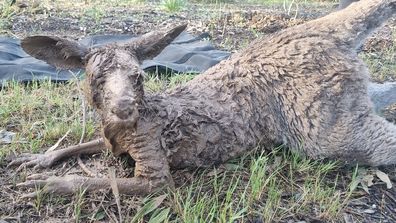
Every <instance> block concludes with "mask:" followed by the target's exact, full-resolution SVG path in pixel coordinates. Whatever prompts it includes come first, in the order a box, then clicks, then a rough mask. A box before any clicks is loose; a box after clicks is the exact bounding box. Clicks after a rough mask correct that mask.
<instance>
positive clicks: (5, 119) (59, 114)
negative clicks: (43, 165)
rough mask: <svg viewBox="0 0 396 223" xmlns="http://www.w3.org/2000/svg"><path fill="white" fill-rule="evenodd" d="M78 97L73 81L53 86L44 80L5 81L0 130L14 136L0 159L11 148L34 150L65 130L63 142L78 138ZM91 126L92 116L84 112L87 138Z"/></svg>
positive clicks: (24, 150) (1, 99) (1, 98)
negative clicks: (17, 82)
mask: <svg viewBox="0 0 396 223" xmlns="http://www.w3.org/2000/svg"><path fill="white" fill-rule="evenodd" d="M81 98H82V97H81V93H80V91H79V90H78V87H77V84H76V82H72V83H70V84H66V85H61V84H60V85H57V84H54V83H51V82H50V81H44V82H41V83H40V84H38V83H37V82H34V83H32V84H30V85H29V86H23V85H21V84H16V83H8V84H7V85H6V86H5V87H4V88H3V89H2V90H1V91H0V104H1V106H0V129H6V130H8V131H11V132H15V133H16V136H15V139H14V142H13V143H12V144H9V145H5V146H3V148H2V149H1V150H0V160H3V158H4V157H5V155H8V154H9V153H10V152H11V151H17V152H27V151H32V152H38V151H39V150H40V148H42V147H48V146H51V145H52V144H54V143H55V142H56V141H57V140H58V139H59V138H61V137H62V136H63V135H65V134H66V132H67V131H69V130H70V134H69V136H68V137H67V139H66V142H67V141H73V142H74V141H78V140H77V139H79V138H80V137H81V134H82V133H83V128H82V123H83V120H82V118H81V117H82V105H81V103H82V102H81ZM95 129H96V126H95V123H94V120H93V117H92V115H88V116H87V120H86V131H85V138H86V139H89V138H91V137H92V136H93V134H94V133H95Z"/></svg>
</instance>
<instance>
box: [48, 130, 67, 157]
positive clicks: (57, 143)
mask: <svg viewBox="0 0 396 223" xmlns="http://www.w3.org/2000/svg"><path fill="white" fill-rule="evenodd" d="M69 133H70V129H69V130H67V132H66V133H65V135H64V136H62V138H60V139H58V141H57V142H56V143H55V144H54V145H53V146H51V147H50V148H49V149H48V150H47V151H45V153H49V152H52V151H54V150H55V149H57V148H58V147H59V144H60V143H61V142H62V141H63V140H64V139H65V138H66V136H67V135H69Z"/></svg>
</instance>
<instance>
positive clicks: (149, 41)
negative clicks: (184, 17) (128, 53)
mask: <svg viewBox="0 0 396 223" xmlns="http://www.w3.org/2000/svg"><path fill="white" fill-rule="evenodd" d="M186 27H187V24H183V25H179V26H176V27H174V28H172V29H171V30H166V31H164V30H159V31H153V32H149V33H146V34H144V35H143V36H141V37H140V38H139V39H138V40H136V41H134V43H133V44H134V45H135V46H136V56H137V57H138V59H139V61H143V60H145V59H149V58H152V57H155V56H156V55H158V54H159V53H160V52H161V51H162V50H163V49H164V48H165V47H166V46H168V45H169V44H170V43H171V42H172V41H173V40H174V39H175V38H176V37H178V36H179V34H180V33H181V32H183V31H184V30H185V29H186Z"/></svg>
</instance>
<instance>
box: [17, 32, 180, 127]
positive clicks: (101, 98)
mask: <svg viewBox="0 0 396 223" xmlns="http://www.w3.org/2000/svg"><path fill="white" fill-rule="evenodd" d="M185 28H186V25H180V26H176V27H174V28H173V29H170V30H158V31H153V32H150V33H147V34H145V35H143V36H141V37H140V38H138V39H135V40H133V41H129V42H127V43H123V44H108V45H106V46H103V47H99V48H87V47H85V46H82V45H80V44H78V43H77V42H75V41H72V40H68V39H63V38H59V37H50V36H32V37H27V38H25V39H23V40H22V42H21V46H22V48H23V49H24V50H25V51H26V52H27V53H28V54H30V55H31V56H33V57H35V58H37V59H40V60H43V61H45V62H47V63H48V64H51V65H54V66H55V67H57V68H60V69H69V68H85V70H86V80H85V83H86V86H85V88H84V92H85V96H86V98H87V99H88V101H89V102H90V104H91V105H93V106H94V107H95V108H97V109H98V110H99V111H100V112H101V114H102V118H103V117H105V119H108V120H105V121H113V122H114V121H120V122H134V121H136V120H135V119H136V116H137V115H138V111H137V107H138V106H139V104H140V103H142V101H143V97H144V91H143V73H144V72H143V71H142V70H141V68H140V66H139V65H140V64H141V62H142V61H143V60H145V59H148V58H151V57H154V56H156V55H157V54H158V53H160V52H161V51H162V50H163V48H165V47H166V46H167V45H168V44H170V43H171V42H172V41H173V40H174V39H175V38H176V37H177V36H178V35H179V34H180V33H181V32H182V31H183V30H184V29H185ZM128 124H130V123H128Z"/></svg>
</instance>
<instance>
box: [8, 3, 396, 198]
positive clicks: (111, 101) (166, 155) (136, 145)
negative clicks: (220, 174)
mask: <svg viewBox="0 0 396 223" xmlns="http://www.w3.org/2000/svg"><path fill="white" fill-rule="evenodd" d="M394 14H396V0H361V1H359V2H356V3H353V4H351V5H350V6H349V7H347V8H346V9H344V10H340V11H337V12H334V13H332V14H329V15H327V16H325V17H322V18H319V19H316V20H313V21H310V22H307V23H305V24H302V25H299V26H295V27H291V28H289V29H285V30H282V31H280V32H278V33H275V34H273V35H272V36H269V37H268V36H267V37H263V38H260V39H257V40H255V41H254V42H252V43H251V44H250V45H249V46H248V47H247V48H245V49H244V50H241V51H240V52H238V53H235V54H233V55H232V56H231V57H230V58H229V59H227V60H225V61H222V62H221V63H219V64H217V65H215V66H214V67H212V68H210V69H209V70H207V71H206V72H204V73H203V74H201V75H198V76H197V77H195V79H193V80H192V81H190V82H188V83H186V84H185V85H183V86H180V87H178V88H176V89H173V90H170V91H168V92H165V93H158V94H147V93H146V92H145V91H144V87H143V75H144V72H143V71H142V70H141V69H140V68H139V64H140V63H141V62H142V61H143V60H144V59H146V58H149V57H153V56H155V55H156V54H158V53H159V52H160V51H161V50H162V49H163V48H164V47H165V46H166V45H167V44H169V43H170V42H171V41H172V40H173V39H174V38H175V37H177V36H178V35H179V33H180V32H182V31H183V30H184V29H185V27H186V26H185V25H181V26H177V27H175V28H173V29H171V30H169V31H161V30H158V31H155V32H151V33H148V34H145V35H143V36H142V37H141V38H139V39H137V40H135V41H131V42H128V43H124V44H119V45H116V44H110V45H107V46H105V47H102V48H97V49H88V48H84V47H83V46H80V45H78V44H77V43H75V42H74V41H71V40H66V39H61V38H58V37H46V36H34V37H28V38H26V39H24V40H23V41H22V47H23V48H24V50H25V51H26V52H28V53H29V54H31V55H32V56H34V57H36V58H38V59H41V60H44V61H46V62H47V63H49V64H53V65H55V66H57V67H59V68H74V67H84V68H85V69H86V75H87V76H86V80H85V84H86V87H85V88H86V92H85V94H86V98H87V99H88V100H89V102H90V103H91V104H92V105H93V106H94V108H96V109H97V111H98V112H99V114H100V116H101V121H102V130H103V131H102V132H103V139H100V140H98V141H96V142H90V143H88V144H89V145H87V144H84V145H79V146H75V147H72V148H67V149H63V150H58V151H53V152H50V153H46V154H33V155H29V154H25V155H22V156H21V157H19V158H17V159H16V160H14V161H13V162H12V163H11V165H26V166H36V167H49V166H51V165H52V164H54V163H55V162H56V161H58V160H60V159H62V158H66V157H69V156H72V155H75V154H87V153H96V152H100V151H102V150H103V148H102V147H100V146H97V145H101V144H102V143H103V142H104V144H105V145H106V148H107V149H110V150H111V151H112V152H113V153H114V154H115V155H118V154H121V153H128V154H129V155H130V156H131V157H132V158H133V159H134V160H135V161H136V167H135V172H134V177H133V178H122V179H117V183H118V188H119V191H120V192H121V193H126V194H147V193H150V192H152V191H153V190H155V189H157V188H159V187H162V186H172V185H173V180H172V176H171V172H170V170H171V169H177V168H186V167H207V166H212V165H216V164H219V163H222V162H225V161H227V160H229V159H231V158H234V157H237V156H240V155H241V154H243V153H246V152H247V151H249V150H252V149H254V148H257V146H260V145H263V146H265V147H266V148H272V147H274V146H278V145H285V146H287V147H288V148H290V149H291V150H295V151H297V152H300V153H302V154H305V155H307V156H309V157H311V158H313V159H321V158H330V159H339V160H342V161H345V162H346V163H360V164H364V165H372V166H378V165H389V164H396V126H395V125H393V124H391V123H390V122H387V121H386V120H385V119H384V118H382V117H379V116H378V115H376V114H375V112H374V109H373V106H372V102H371V101H370V98H369V96H368V93H367V86H368V75H369V73H368V70H367V68H366V66H365V64H364V63H363V62H362V60H361V59H359V57H358V56H357V53H356V51H355V49H356V48H357V47H358V46H359V45H360V44H361V43H362V42H363V41H364V40H365V38H367V36H369V35H370V34H371V33H372V32H373V31H374V30H375V29H376V28H378V27H380V26H381V24H382V23H383V22H384V21H386V20H387V19H388V18H390V17H391V16H392V15H394ZM95 145H96V146H95ZM37 185H38V186H45V185H46V187H44V190H45V191H46V192H52V193H73V192H75V191H76V190H78V189H79V188H81V187H83V188H86V189H87V190H88V191H89V190H96V189H104V188H110V180H109V179H107V178H103V179H102V178H88V177H81V176H73V175H70V176H66V177H63V178H61V177H48V176H39V177H37V176H34V177H30V178H28V180H27V181H26V182H24V183H21V184H20V186H27V187H35V186H37Z"/></svg>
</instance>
